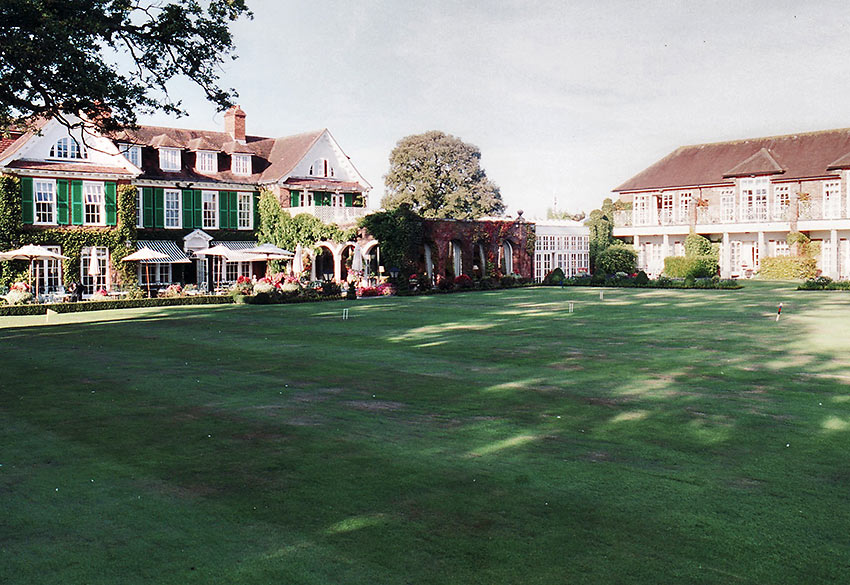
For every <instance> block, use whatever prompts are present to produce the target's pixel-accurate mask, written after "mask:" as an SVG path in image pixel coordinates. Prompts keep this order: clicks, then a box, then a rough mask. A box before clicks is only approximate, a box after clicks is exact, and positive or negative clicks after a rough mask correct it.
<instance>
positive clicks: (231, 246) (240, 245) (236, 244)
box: [210, 240, 257, 251]
mask: <svg viewBox="0 0 850 585" xmlns="http://www.w3.org/2000/svg"><path fill="white" fill-rule="evenodd" d="M214 246H224V247H225V248H227V249H228V250H236V251H239V250H247V249H249V248H254V247H255V246H257V242H244V241H232V242H228V241H223V240H213V241H212V242H210V248H212V247H214Z"/></svg>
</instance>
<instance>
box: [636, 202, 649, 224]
mask: <svg viewBox="0 0 850 585" xmlns="http://www.w3.org/2000/svg"><path fill="white" fill-rule="evenodd" d="M651 197H652V196H651V195H635V197H634V224H635V225H649V224H650V222H651V221H652V218H651V217H650V205H649V201H650V198H651Z"/></svg>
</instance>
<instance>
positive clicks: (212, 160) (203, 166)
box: [195, 150, 218, 173]
mask: <svg viewBox="0 0 850 585" xmlns="http://www.w3.org/2000/svg"><path fill="white" fill-rule="evenodd" d="M195 157H196V158H195V169H197V170H198V171H201V172H204V173H217V172H218V154H217V153H215V152H212V151H210V150H199V151H198V152H197V153H196V154H195Z"/></svg>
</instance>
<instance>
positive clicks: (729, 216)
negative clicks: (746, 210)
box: [720, 189, 735, 223]
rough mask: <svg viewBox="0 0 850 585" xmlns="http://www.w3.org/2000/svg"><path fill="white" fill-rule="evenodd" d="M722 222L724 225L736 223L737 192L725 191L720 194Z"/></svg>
mask: <svg viewBox="0 0 850 585" xmlns="http://www.w3.org/2000/svg"><path fill="white" fill-rule="evenodd" d="M720 220H721V221H722V222H724V223H730V222H734V221H735V191H734V190H733V189H723V190H722V191H721V192H720Z"/></svg>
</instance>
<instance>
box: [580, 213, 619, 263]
mask: <svg viewBox="0 0 850 585" xmlns="http://www.w3.org/2000/svg"><path fill="white" fill-rule="evenodd" d="M614 211H615V206H614V203H613V202H612V201H611V199H605V201H603V202H602V208H601V209H594V210H593V211H591V212H590V216H589V217H588V218H587V221H585V222H584V225H586V226H587V227H588V228H590V242H589V245H590V270H591V272H596V269H597V266H596V259H597V258H598V257H599V255H600V254H601V253H602V252H604V251H605V250H606V249H607V248H608V247H609V246H610V245H611V244H613V243H614Z"/></svg>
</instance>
